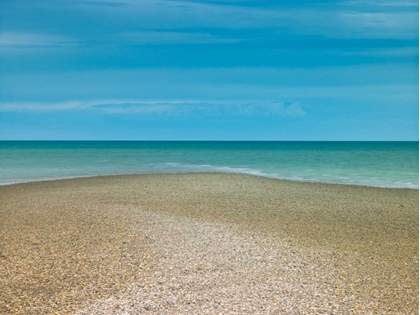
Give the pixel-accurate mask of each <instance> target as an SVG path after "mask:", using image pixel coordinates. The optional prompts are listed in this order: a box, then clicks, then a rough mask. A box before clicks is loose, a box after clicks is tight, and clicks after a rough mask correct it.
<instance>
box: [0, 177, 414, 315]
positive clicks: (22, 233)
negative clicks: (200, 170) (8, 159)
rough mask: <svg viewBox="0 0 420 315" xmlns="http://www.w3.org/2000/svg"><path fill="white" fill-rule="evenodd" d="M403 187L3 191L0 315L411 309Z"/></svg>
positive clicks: (129, 183) (110, 186)
mask: <svg viewBox="0 0 420 315" xmlns="http://www.w3.org/2000/svg"><path fill="white" fill-rule="evenodd" d="M418 196H419V191H418V190H414V189H384V188H371V187H361V186H347V185H328V184H315V183H299V182H290V181H281V180H276V179H269V178H262V177H255V176H249V175H239V174H217V173H211V174H210V173H208V174H155V175H125V176H108V177H94V178H79V179H68V180H59V181H45V182H36V183H25V184H15V185H9V186H2V187H0V219H1V220H0V237H1V238H0V313H1V314H55V313H56V314H79V315H81V314H418V307H419V305H418Z"/></svg>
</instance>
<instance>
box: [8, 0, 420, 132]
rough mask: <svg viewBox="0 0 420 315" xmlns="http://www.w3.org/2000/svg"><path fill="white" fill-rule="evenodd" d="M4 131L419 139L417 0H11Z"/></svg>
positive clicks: (9, 6)
mask: <svg viewBox="0 0 420 315" xmlns="http://www.w3.org/2000/svg"><path fill="white" fill-rule="evenodd" d="M0 23H1V24H0V31H1V33H0V65H1V68H0V69H1V70H0V86H1V91H2V93H1V95H0V139H7V140H19V139H20V140H22V139H29V140H42V139H45V140H52V139H57V140H62V139H63V140H64V139H71V140H106V139H110V140H178V139H179V140H418V117H419V116H418V89H419V87H418V83H419V82H418V81H419V79H418V60H419V59H418V56H419V50H418V2H417V1H411V0H409V1H405V0H401V1H396V0H389V1H388V0H381V1H377V0H344V1H329V0H321V1H309V0H296V1H280V0H277V1H274V0H268V1H254V0H230V1H229V0H201V1H200V0H190V1H177V0H137V1H134V0H101V1H96V0H72V1H70V0H54V1H53V0H37V1H33V0H3V1H2V3H1V11H0Z"/></svg>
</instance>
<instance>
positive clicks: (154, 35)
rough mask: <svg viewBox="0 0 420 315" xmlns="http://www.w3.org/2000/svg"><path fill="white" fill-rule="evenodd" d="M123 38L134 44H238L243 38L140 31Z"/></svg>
mask: <svg viewBox="0 0 420 315" xmlns="http://www.w3.org/2000/svg"><path fill="white" fill-rule="evenodd" d="M123 38H124V39H125V40H126V41H127V42H129V43H132V44H175V43H183V44H192V43H193V44H215V43H221V44H222V43H238V42H241V41H243V40H244V39H242V38H229V37H221V36H215V35H212V34H206V33H191V32H167V31H138V32H128V33H125V34H123Z"/></svg>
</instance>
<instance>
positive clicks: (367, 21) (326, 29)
mask: <svg viewBox="0 0 420 315" xmlns="http://www.w3.org/2000/svg"><path fill="white" fill-rule="evenodd" d="M91 2H93V3H94V2H95V1H91ZM98 3H102V4H104V3H106V4H112V5H117V4H120V5H122V6H121V7H120V8H119V9H118V11H115V12H114V11H110V8H109V6H108V5H103V6H102V7H103V10H104V11H106V16H107V17H110V16H112V15H114V14H118V15H122V16H124V18H125V19H124V23H130V24H132V25H136V27H137V28H140V29H149V30H159V29H160V30H167V29H185V28H187V29H188V28H226V29H275V28H280V29H281V30H282V31H283V32H286V33H287V34H296V35H302V34H303V35H322V36H328V37H339V38H341V37H343V36H344V37H347V38H349V37H351V38H375V37H380V38H415V37H416V34H417V29H418V28H417V20H418V10H415V5H414V4H413V2H411V1H403V2H401V3H400V2H396V1H374V0H365V1H362V0H361V1H356V0H355V1H351V0H350V1H343V2H338V3H332V4H329V5H328V6H310V5H309V6H300V7H299V6H289V7H282V6H281V5H280V6H275V7H269V8H263V7H257V6H246V5H241V4H240V3H239V2H238V3H232V4H226V3H224V4H221V3H215V2H201V1H200V2H195V1H165V0H155V1H150V0H144V1H134V0H113V1H106V2H104V1H101V2H98ZM94 7H95V8H97V6H94ZM372 7H374V8H375V9H374V10H372ZM389 7H401V8H405V9H404V10H397V11H395V12H394V11H390V9H389ZM183 36H185V35H183ZM161 37H162V38H163V37H165V34H163V35H161ZM194 39H196V40H198V42H200V41H201V40H202V39H203V38H202V37H201V36H197V37H195V38H194V37H189V38H186V40H187V41H188V42H190V41H193V40H194Z"/></svg>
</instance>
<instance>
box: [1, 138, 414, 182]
mask: <svg viewBox="0 0 420 315" xmlns="http://www.w3.org/2000/svg"><path fill="white" fill-rule="evenodd" d="M187 172H225V173H243V174H251V175H255V176H263V177H271V178H279V179H285V180H292V181H302V182H322V183H336V184H347V185H362V186H375V187H393V188H412V189H418V188H419V143H418V142H417V141H416V142H351V141H345V142H336V141H333V142H324V141H314V142H305V141H0V185H7V184H13V183H22V182H31V181H41V180H52V179H64V178H75V177H88V176H101V175H119V174H149V173H187Z"/></svg>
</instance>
